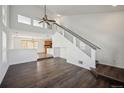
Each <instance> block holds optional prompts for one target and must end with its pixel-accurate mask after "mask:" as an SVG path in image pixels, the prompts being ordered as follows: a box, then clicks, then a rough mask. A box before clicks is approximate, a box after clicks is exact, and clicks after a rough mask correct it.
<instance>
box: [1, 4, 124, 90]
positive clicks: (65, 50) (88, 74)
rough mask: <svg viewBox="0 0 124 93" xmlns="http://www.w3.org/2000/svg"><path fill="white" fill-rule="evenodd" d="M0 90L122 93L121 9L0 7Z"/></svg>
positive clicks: (123, 36)
mask: <svg viewBox="0 0 124 93" xmlns="http://www.w3.org/2000/svg"><path fill="white" fill-rule="evenodd" d="M0 88H124V5H0Z"/></svg>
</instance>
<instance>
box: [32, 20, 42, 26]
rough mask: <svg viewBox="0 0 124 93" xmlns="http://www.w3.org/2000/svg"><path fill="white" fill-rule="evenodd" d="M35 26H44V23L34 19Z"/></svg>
mask: <svg viewBox="0 0 124 93" xmlns="http://www.w3.org/2000/svg"><path fill="white" fill-rule="evenodd" d="M33 26H37V27H41V28H43V23H41V24H39V21H38V20H33Z"/></svg>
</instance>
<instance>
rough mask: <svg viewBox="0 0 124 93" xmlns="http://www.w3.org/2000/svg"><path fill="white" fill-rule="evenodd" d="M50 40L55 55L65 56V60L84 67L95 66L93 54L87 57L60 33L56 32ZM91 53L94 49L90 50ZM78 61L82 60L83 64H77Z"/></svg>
mask: <svg viewBox="0 0 124 93" xmlns="http://www.w3.org/2000/svg"><path fill="white" fill-rule="evenodd" d="M52 42H53V51H54V56H55V57H62V58H65V59H67V62H69V63H72V64H75V65H77V66H80V67H83V68H86V69H90V67H93V68H95V55H91V57H89V56H88V55H87V54H85V53H84V52H82V51H81V50H80V49H79V48H78V47H76V45H74V44H73V43H71V42H70V41H69V40H67V39H66V38H65V37H64V36H62V35H61V34H60V33H58V32H56V33H55V34H54V35H53V37H52ZM92 53H93V54H94V53H95V51H94V50H92ZM79 61H82V62H83V64H79Z"/></svg>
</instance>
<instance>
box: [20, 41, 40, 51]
mask: <svg viewBox="0 0 124 93" xmlns="http://www.w3.org/2000/svg"><path fill="white" fill-rule="evenodd" d="M21 47H22V48H35V49H37V48H38V41H35V40H22V41H21Z"/></svg>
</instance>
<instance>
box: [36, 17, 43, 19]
mask: <svg viewBox="0 0 124 93" xmlns="http://www.w3.org/2000/svg"><path fill="white" fill-rule="evenodd" d="M35 19H36V20H43V19H41V18H39V17H36V18H35Z"/></svg>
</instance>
